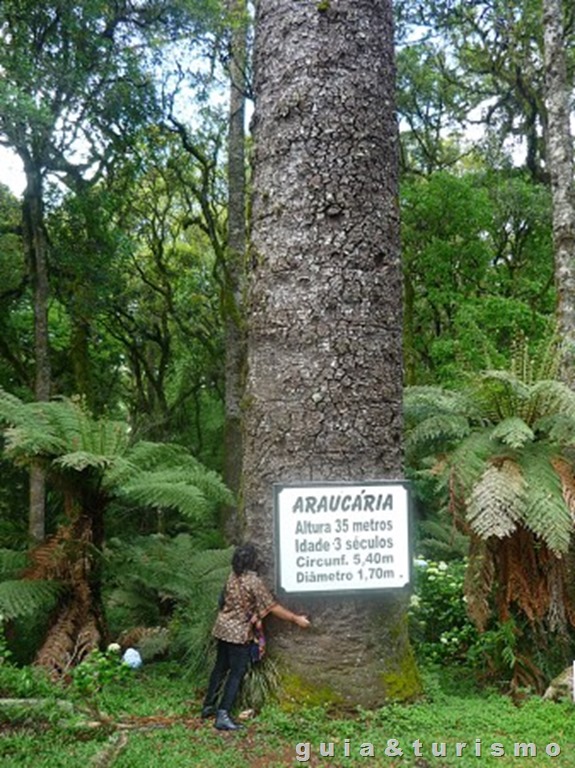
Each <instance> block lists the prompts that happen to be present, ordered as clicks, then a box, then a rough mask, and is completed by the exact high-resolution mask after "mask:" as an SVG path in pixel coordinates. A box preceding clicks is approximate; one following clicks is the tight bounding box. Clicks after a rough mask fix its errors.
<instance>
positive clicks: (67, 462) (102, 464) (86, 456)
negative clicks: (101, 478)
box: [54, 451, 115, 472]
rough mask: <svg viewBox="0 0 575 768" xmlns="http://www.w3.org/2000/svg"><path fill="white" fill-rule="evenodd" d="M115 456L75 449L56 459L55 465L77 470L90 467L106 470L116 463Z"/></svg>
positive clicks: (80, 470) (81, 470)
mask: <svg viewBox="0 0 575 768" xmlns="http://www.w3.org/2000/svg"><path fill="white" fill-rule="evenodd" d="M114 463H115V462H114V457H113V456H105V455H101V454H97V453H89V452H88V451H75V452H74V453H66V454H64V456H60V457H59V458H58V459H55V460H54V465H55V466H57V467H62V469H72V470H74V471H75V472H83V471H84V470H85V469H88V467H91V468H93V469H99V470H105V469H107V468H108V467H110V466H112V465H113V464H114Z"/></svg>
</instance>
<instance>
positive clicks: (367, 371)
mask: <svg viewBox="0 0 575 768" xmlns="http://www.w3.org/2000/svg"><path fill="white" fill-rule="evenodd" d="M256 13H257V15H256V43H255V91H256V111H255V116H254V139H255V155H254V178H253V189H254V193H253V208H252V241H251V260H252V263H251V284H250V307H249V327H248V378H247V393H246V403H247V406H248V409H247V414H246V427H245V437H244V439H245V459H244V499H245V509H246V524H247V534H248V535H249V536H250V537H252V538H253V539H254V540H256V541H257V542H258V544H259V545H260V547H261V548H262V549H263V555H264V560H265V565H266V566H267V569H266V570H267V576H268V578H269V579H270V582H272V581H273V519H272V518H273V516H272V484H273V483H274V482H279V483H290V482H291V483H293V482H307V481H319V480H321V481H333V480H337V481H360V482H361V481H364V480H367V479H384V478H394V479H395V478H399V477H401V473H402V408H401V401H402V349H401V337H402V313H401V301H402V299H401V294H402V282H401V267H400V252H399V242H398V240H399V234H398V230H399V226H398V200H397V165H398V157H397V156H398V139H397V130H396V123H395V118H394V98H393V92H394V60H393V35H392V14H391V7H390V3H389V1H388V0H330V2H325V3H316V2H313V3H300V2H295V0H288V1H286V0H260V2H259V3H258V4H257V11H256ZM291 607H293V608H294V609H298V610H301V611H306V612H309V613H310V614H311V616H312V620H313V629H312V630H309V631H308V632H303V631H301V630H298V629H295V628H293V629H292V628H291V627H286V626H285V625H282V626H281V627H280V626H278V627H277V635H276V637H275V641H274V644H273V648H274V651H276V652H277V653H278V654H279V656H280V658H281V661H282V668H283V669H284V670H286V672H287V674H286V678H285V679H286V680H287V681H289V693H290V694H291V695H293V696H295V697H296V698H297V697H298V695H302V696H303V695H305V694H306V693H308V692H309V689H313V690H317V691H322V692H323V694H324V695H325V697H326V698H328V699H331V700H334V701H345V702H349V703H353V704H361V705H363V706H375V705H378V704H381V703H382V701H383V700H384V699H385V698H386V697H389V696H394V697H395V696H397V697H404V698H407V697H409V696H411V695H413V694H414V693H415V692H416V690H417V687H418V681H417V672H416V669H415V666H414V663H413V658H412V654H411V652H410V648H409V644H408V639H407V632H406V621H405V602H404V598H391V597H379V598H377V599H374V598H370V599H368V598H367V597H366V598H365V599H352V598H349V599H342V598H335V597H331V596H329V597H326V598H323V599H321V600H314V601H313V602H311V601H309V599H308V600H299V601H297V602H295V601H293V600H292V601H291ZM306 681H308V682H307V683H306Z"/></svg>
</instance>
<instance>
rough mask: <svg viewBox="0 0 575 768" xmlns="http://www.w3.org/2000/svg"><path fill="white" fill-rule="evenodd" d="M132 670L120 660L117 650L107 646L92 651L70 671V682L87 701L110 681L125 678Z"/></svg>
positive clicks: (118, 680) (90, 700)
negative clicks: (101, 649) (103, 648)
mask: <svg viewBox="0 0 575 768" xmlns="http://www.w3.org/2000/svg"><path fill="white" fill-rule="evenodd" d="M130 674H133V672H132V670H130V668H129V667H128V666H127V665H126V664H124V663H123V662H122V659H121V657H120V654H119V650H118V649H115V648H108V650H106V651H105V652H103V651H92V652H91V653H90V655H89V656H87V657H86V658H85V659H84V660H83V661H82V662H81V663H80V664H78V665H77V666H76V667H75V668H74V669H73V671H72V684H73V686H74V689H75V690H76V691H77V692H78V693H79V695H80V696H81V697H82V698H83V699H86V700H87V701H89V702H93V700H94V697H95V696H96V695H97V694H99V693H101V692H102V691H103V690H104V688H106V687H107V686H108V685H109V684H110V683H112V682H121V681H123V680H126V679H127V678H128V676H129V675H130Z"/></svg>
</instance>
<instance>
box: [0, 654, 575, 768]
mask: <svg viewBox="0 0 575 768" xmlns="http://www.w3.org/2000/svg"><path fill="white" fill-rule="evenodd" d="M1 677H2V675H1V674H0V679H1ZM423 682H424V689H425V693H424V695H423V696H422V697H421V699H420V700H418V701H417V702H415V703H412V704H409V705H405V704H390V705H388V706H385V707H381V708H380V709H377V710H369V711H367V710H361V709H357V710H356V711H352V712H347V713H345V714H342V713H338V712H337V711H336V710H333V709H332V710H328V709H327V708H325V707H323V706H306V707H304V708H301V709H299V710H293V709H291V710H289V711H286V710H285V709H283V708H282V707H281V706H280V705H279V704H277V703H276V704H268V705H267V706H265V707H264V708H263V709H262V711H261V712H259V713H258V714H257V715H256V717H255V718H254V719H252V720H250V721H248V722H247V727H246V729H245V730H243V731H241V732H239V733H220V732H218V731H216V730H215V729H214V728H213V727H212V723H211V722H210V721H203V720H201V719H200V718H199V716H198V715H199V709H200V706H201V690H198V689H196V688H195V686H194V682H193V680H189V679H187V678H186V677H185V676H183V675H182V673H181V669H180V668H179V667H178V666H176V665H173V664H167V663H166V664H163V663H160V664H153V665H149V666H147V667H144V668H143V669H141V670H138V671H136V672H134V673H133V674H131V675H130V676H129V677H128V678H127V679H122V680H118V681H113V682H112V683H110V684H109V685H108V686H107V687H106V689H105V690H102V691H100V692H99V693H98V695H97V696H95V697H94V698H95V700H93V701H92V702H91V703H90V706H89V707H87V708H86V706H85V704H83V703H82V701H81V700H79V699H75V700H73V704H74V711H73V713H72V712H70V711H69V710H68V709H65V708H62V706H61V702H62V699H63V698H64V699H65V698H66V695H65V692H62V691H59V692H58V693H57V695H54V697H53V700H52V705H51V706H50V705H49V704H48V705H46V707H44V708H42V709H40V710H38V709H36V710H33V709H27V708H26V706H22V707H20V708H16V709H9V708H8V709H7V708H6V707H4V706H2V707H1V708H0V765H2V768H28V766H30V768H32V766H33V768H91V767H92V768H93V767H95V768H98V766H113V768H168V767H169V768H192V767H193V766H198V768H219V766H221V767H222V768H224V766H225V767H226V768H248V767H249V768H281V766H297V765H310V766H315V767H316V768H317V766H325V768H340V767H341V766H352V767H355V766H370V767H371V768H376V766H390V767H393V768H398V767H400V766H401V767H402V768H403V767H405V768H416V766H418V767H420V766H426V767H428V766H437V768H445V767H451V766H461V767H462V768H467V767H468V766H477V765H488V766H489V765H492V766H516V767H517V768H524V766H544V765H545V766H550V765H552V766H572V767H573V768H575V718H574V714H575V710H574V705H573V704H572V702H570V701H564V702H559V703H553V702H544V701H542V700H541V699H540V698H538V697H535V696H531V695H529V694H528V692H526V693H525V694H524V696H523V698H521V699H518V698H516V699H515V700H512V699H510V698H509V697H506V696H503V695H501V694H500V693H498V692H496V691H491V692H485V691H479V690H476V689H475V688H474V687H473V686H472V684H471V683H469V682H468V681H467V680H466V679H465V678H463V677H462V678H459V679H456V678H453V676H451V675H449V674H448V673H447V672H445V670H441V671H436V672H433V673H427V674H426V675H424V676H423ZM42 685H43V686H45V684H44V683H43V684H42ZM28 689H29V693H30V694H33V693H34V689H33V686H32V685H29V686H28ZM7 694H8V691H7V689H6V686H4V688H3V695H4V697H7ZM38 694H42V695H43V696H45V694H46V689H45V687H42V688H41V689H39V690H38ZM42 700H43V701H46V700H48V701H49V699H42ZM58 702H60V703H58ZM94 712H98V718H96V719H94V717H93V713H94ZM458 742H460V743H461V742H466V743H467V746H466V747H460V748H459V750H460V752H461V755H460V756H458V755H457V753H456V749H457V747H456V745H457V743H458ZM414 743H415V744H416V747H415V748H414V746H413V745H414ZM418 743H419V744H420V746H419V748H417V744H418ZM442 743H444V744H445V752H446V755H445V756H436V755H434V754H433V751H432V750H433V745H434V744H435V750H436V751H442V746H441V745H442ZM515 744H518V745H521V744H525V745H527V744H532V745H533V747H532V748H529V751H527V752H525V754H524V753H523V751H522V750H523V749H526V748H522V747H520V753H519V754H514V750H515ZM331 745H333V747H332V746H331ZM493 745H501V747H497V746H496V747H493ZM549 745H558V746H559V748H560V749H561V752H560V754H559V755H557V756H555V757H553V756H548V755H547V754H546V751H545V750H546V748H548V746H549ZM322 749H323V751H324V752H331V751H333V753H334V754H333V755H322V754H321V750H322ZM532 749H535V750H536V754H531V750H532ZM478 750H479V751H480V754H479V755H478V754H476V753H477V751H478ZM493 750H495V751H496V752H498V753H500V752H501V750H503V754H499V755H498V756H495V755H494V754H493ZM551 751H552V752H555V751H556V747H554V746H553V747H551ZM371 752H373V755H372V754H371ZM416 752H420V754H419V755H418V754H416Z"/></svg>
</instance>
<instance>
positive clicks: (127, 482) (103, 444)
mask: <svg viewBox="0 0 575 768" xmlns="http://www.w3.org/2000/svg"><path fill="white" fill-rule="evenodd" d="M0 420H1V421H4V422H8V423H9V424H10V425H11V426H9V427H7V428H6V430H5V436H6V447H5V451H6V455H7V456H9V457H10V458H11V459H12V460H14V461H15V462H17V463H21V464H27V463H30V462H31V461H32V460H37V459H40V460H42V461H43V463H44V465H45V468H46V470H47V472H48V474H49V476H51V477H52V478H53V480H54V481H55V482H56V483H57V485H60V486H63V487H64V488H67V489H68V490H71V489H72V490H73V489H76V488H77V487H78V486H79V487H80V488H81V487H82V486H84V489H85V490H90V491H91V493H92V494H93V495H98V494H104V495H105V497H106V498H107V499H109V498H112V497H116V498H118V499H120V500H122V501H123V502H124V503H130V504H132V505H135V506H140V507H145V506H150V507H154V508H167V509H176V510H177V511H178V512H180V513H181V514H183V515H185V516H188V517H192V518H201V517H202V516H205V515H206V514H207V513H208V512H209V511H210V510H213V509H214V508H215V505H217V504H226V503H230V504H231V503H232V497H231V494H230V492H229V491H228V490H227V488H226V487H225V485H224V484H223V482H222V480H221V478H220V477H219V476H218V475H217V474H216V473H215V472H212V471H210V470H207V469H206V468H205V467H203V466H202V465H201V464H200V463H199V462H198V461H196V459H194V458H193V457H192V456H191V455H190V454H189V452H188V451H186V450H185V449H184V448H183V447H181V446H177V445H170V444H160V443H149V442H137V443H135V444H134V445H131V444H130V441H129V427H128V425H127V424H126V423H123V422H118V421H112V420H110V419H107V418H104V417H102V418H100V419H96V418H94V417H93V416H92V415H91V414H90V413H89V412H88V411H87V410H86V409H85V407H84V406H83V404H82V402H80V401H77V400H69V399H60V400H54V401H51V402H46V403H23V402H21V401H20V400H19V399H18V398H16V397H14V396H13V395H10V394H8V393H6V392H3V391H2V390H0Z"/></svg>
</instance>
